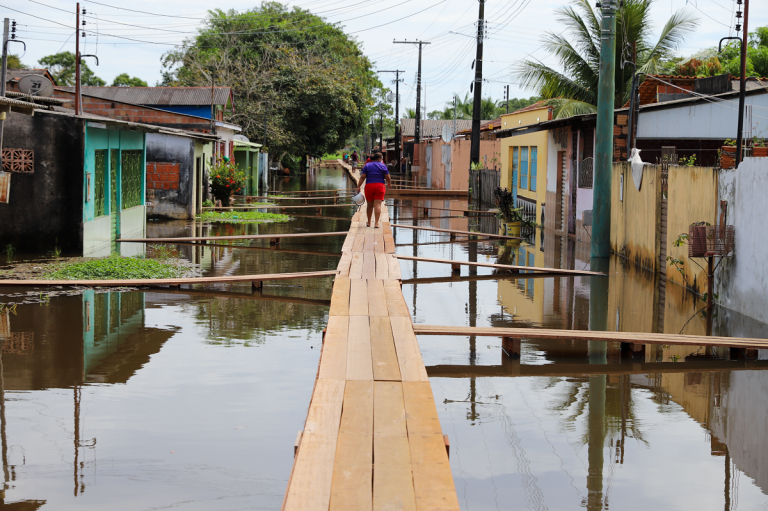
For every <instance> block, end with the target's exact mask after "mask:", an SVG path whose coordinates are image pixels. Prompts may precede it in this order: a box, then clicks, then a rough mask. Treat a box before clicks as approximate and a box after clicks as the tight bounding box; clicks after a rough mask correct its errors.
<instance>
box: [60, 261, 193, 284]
mask: <svg viewBox="0 0 768 511" xmlns="http://www.w3.org/2000/svg"><path fill="white" fill-rule="evenodd" d="M186 271H187V269H186V268H182V267H179V266H176V265H174V264H171V263H168V262H160V261H157V260H154V259H139V258H136V257H121V256H111V257H105V258H103V259H91V260H88V261H79V262H73V263H64V264H63V265H61V266H58V267H57V269H56V270H55V271H53V272H51V273H48V274H47V275H46V276H45V278H46V279H50V280H118V279H175V278H179V277H181V276H183V275H184V274H185V273H186Z"/></svg>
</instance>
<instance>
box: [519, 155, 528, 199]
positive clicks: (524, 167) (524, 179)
mask: <svg viewBox="0 0 768 511" xmlns="http://www.w3.org/2000/svg"><path fill="white" fill-rule="evenodd" d="M520 188H522V189H523V190H527V189H528V148H527V147H521V148H520Z"/></svg>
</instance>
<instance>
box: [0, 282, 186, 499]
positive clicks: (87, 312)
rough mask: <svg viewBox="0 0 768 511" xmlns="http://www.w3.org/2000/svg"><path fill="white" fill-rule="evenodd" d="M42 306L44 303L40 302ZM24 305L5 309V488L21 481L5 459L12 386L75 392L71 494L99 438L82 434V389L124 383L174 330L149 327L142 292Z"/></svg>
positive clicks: (80, 487)
mask: <svg viewBox="0 0 768 511" xmlns="http://www.w3.org/2000/svg"><path fill="white" fill-rule="evenodd" d="M41 305H42V304H41ZM41 305H22V306H18V307H17V308H16V315H10V314H0V342H2V346H3V349H2V365H0V391H1V392H0V404H2V408H1V409H0V422H1V424H0V436H1V437H2V457H3V460H2V461H3V468H4V481H5V489H8V483H9V482H11V481H14V480H15V479H16V471H15V466H14V465H9V464H8V459H7V458H8V449H7V445H8V441H7V438H6V413H5V410H6V403H5V393H6V392H8V391H29V390H45V389H49V388H65V389H72V392H73V396H74V400H73V410H72V414H73V425H74V439H73V446H72V449H73V470H74V486H75V487H74V494H75V496H77V495H78V494H80V493H82V492H83V491H85V483H84V478H83V470H84V464H83V463H81V462H80V459H81V455H82V452H83V450H84V449H88V448H94V447H95V444H96V439H84V438H82V436H81V434H80V432H81V429H80V427H81V419H80V401H81V386H82V385H83V384H87V383H89V382H99V383H125V382H127V381H128V379H130V378H131V377H132V376H133V375H134V374H136V372H137V371H138V370H139V369H141V368H142V367H143V366H144V364H146V363H147V362H148V361H149V357H150V356H151V355H153V354H155V353H157V352H158V351H160V348H161V347H162V345H163V344H164V343H165V342H166V341H167V340H168V339H170V337H171V336H172V335H173V334H174V333H175V331H173V330H160V329H157V328H146V327H145V326H144V294H143V293H95V292H94V291H93V290H89V291H86V292H85V293H84V294H83V295H81V296H70V297H57V298H55V299H53V300H52V301H51V302H49V303H47V304H46V305H45V306H41ZM4 497H5V495H4V494H3V495H2V499H3V500H0V509H14V510H20V511H21V510H24V511H26V510H34V509H38V508H39V507H40V506H42V505H43V504H45V501H24V502H17V503H13V504H3V503H2V502H3V501H4Z"/></svg>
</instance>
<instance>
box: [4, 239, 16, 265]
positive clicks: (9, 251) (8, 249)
mask: <svg viewBox="0 0 768 511" xmlns="http://www.w3.org/2000/svg"><path fill="white" fill-rule="evenodd" d="M15 253H16V249H15V248H14V247H13V245H12V244H10V243H8V244H7V245H6V246H5V262H6V263H11V262H12V261H13V254H15Z"/></svg>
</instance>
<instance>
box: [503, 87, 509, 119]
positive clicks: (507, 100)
mask: <svg viewBox="0 0 768 511" xmlns="http://www.w3.org/2000/svg"><path fill="white" fill-rule="evenodd" d="M504 92H505V94H504V95H505V96H506V98H505V101H504V102H505V103H506V104H507V113H509V85H507V87H506V90H505V91H504Z"/></svg>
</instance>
